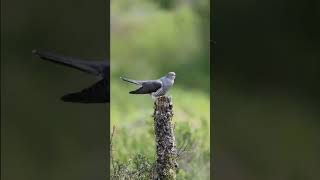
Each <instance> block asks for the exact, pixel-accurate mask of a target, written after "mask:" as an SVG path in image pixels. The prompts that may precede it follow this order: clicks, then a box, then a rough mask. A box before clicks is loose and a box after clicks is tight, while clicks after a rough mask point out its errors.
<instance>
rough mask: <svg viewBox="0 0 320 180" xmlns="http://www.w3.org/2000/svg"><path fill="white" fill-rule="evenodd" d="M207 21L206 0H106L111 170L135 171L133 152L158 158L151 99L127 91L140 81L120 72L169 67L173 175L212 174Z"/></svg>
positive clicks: (157, 73)
mask: <svg viewBox="0 0 320 180" xmlns="http://www.w3.org/2000/svg"><path fill="white" fill-rule="evenodd" d="M209 24H210V21H209V0H199V1H192V0H191V1H178V0H175V1H150V0H149V1H148V0H137V1H130V0H117V1H112V2H111V64H112V66H111V73H112V74H111V102H112V103H111V106H110V108H111V126H113V125H115V126H116V129H117V130H116V132H115V134H114V137H113V158H114V159H115V161H116V162H117V163H116V164H117V166H115V167H117V170H115V169H114V170H113V172H118V174H128V172H130V173H131V174H132V172H137V171H138V170H137V168H136V166H133V165H132V164H134V162H135V161H134V160H133V159H135V158H134V157H135V156H136V154H140V155H141V154H142V155H143V157H145V161H140V163H142V164H148V165H151V164H152V163H151V162H155V139H154V138H155V137H154V129H153V118H152V114H153V100H152V99H151V97H150V96H148V95H130V94H129V93H128V92H129V91H130V90H133V89H134V88H137V87H136V86H135V85H131V84H127V83H125V82H122V81H121V80H120V78H119V77H120V76H124V77H129V78H133V79H146V78H148V79H153V78H154V79H155V78H159V77H161V76H163V75H165V74H166V73H168V72H169V71H174V72H176V74H177V78H176V81H175V84H174V86H173V88H172V89H171V90H170V92H169V94H170V95H171V96H172V98H173V104H174V106H173V108H174V117H173V121H174V122H175V136H176V141H177V147H178V148H180V149H182V150H181V152H182V153H181V156H179V159H178V164H179V167H180V169H179V172H178V174H177V179H201V180H205V179H209V177H210V175H209V171H210V117H209V116H210V115H209V107H210V103H209V102H210V101H209V89H210V88H209V87H210V81H209V74H210V69H209V28H208V27H209ZM129 159H132V160H129ZM120 162H121V163H120ZM146 162H147V163H146ZM138 164H139V163H138ZM145 167H146V168H145V169H146V170H148V169H149V168H150V167H149V166H145ZM149 170H150V169H149ZM145 172H146V173H145V174H148V173H149V172H148V173H147V171H145ZM130 173H129V174H130Z"/></svg>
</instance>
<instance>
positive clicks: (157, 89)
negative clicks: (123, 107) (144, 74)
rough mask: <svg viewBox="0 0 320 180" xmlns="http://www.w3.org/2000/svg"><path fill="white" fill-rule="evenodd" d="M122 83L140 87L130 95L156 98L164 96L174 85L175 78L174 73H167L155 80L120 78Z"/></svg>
mask: <svg viewBox="0 0 320 180" xmlns="http://www.w3.org/2000/svg"><path fill="white" fill-rule="evenodd" d="M120 78H121V79H122V80H123V81H126V82H129V83H133V84H136V85H139V86H140V87H139V88H138V89H136V90H134V91H130V92H129V93H130V94H150V95H151V96H152V98H157V97H160V96H164V95H166V93H167V92H168V91H169V90H170V88H171V87H172V86H173V84H174V80H175V78H176V73H175V72H169V73H168V74H167V75H165V76H163V77H161V78H159V79H156V80H133V79H128V78H125V77H120Z"/></svg>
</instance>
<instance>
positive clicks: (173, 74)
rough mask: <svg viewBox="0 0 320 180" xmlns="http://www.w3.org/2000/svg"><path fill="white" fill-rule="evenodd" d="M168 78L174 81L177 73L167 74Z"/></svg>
mask: <svg viewBox="0 0 320 180" xmlns="http://www.w3.org/2000/svg"><path fill="white" fill-rule="evenodd" d="M167 78H169V79H171V80H174V79H175V78H176V73H174V72H169V73H168V74H167Z"/></svg>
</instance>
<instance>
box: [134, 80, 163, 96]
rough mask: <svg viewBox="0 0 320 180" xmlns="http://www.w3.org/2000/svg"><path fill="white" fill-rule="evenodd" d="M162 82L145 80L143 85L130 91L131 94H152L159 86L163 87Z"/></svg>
mask: <svg viewBox="0 0 320 180" xmlns="http://www.w3.org/2000/svg"><path fill="white" fill-rule="evenodd" d="M161 86H162V83H161V81H160V80H149V81H143V82H142V83H141V87H140V88H139V89H137V90H134V91H130V92H129V93H130V94H150V93H153V92H156V91H157V90H158V89H159V88H161Z"/></svg>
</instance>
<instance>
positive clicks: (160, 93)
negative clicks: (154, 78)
mask: <svg viewBox="0 0 320 180" xmlns="http://www.w3.org/2000/svg"><path fill="white" fill-rule="evenodd" d="M165 94H166V92H165V91H164V90H163V88H160V89H159V90H158V91H156V92H154V93H152V95H153V96H163V95H165Z"/></svg>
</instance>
